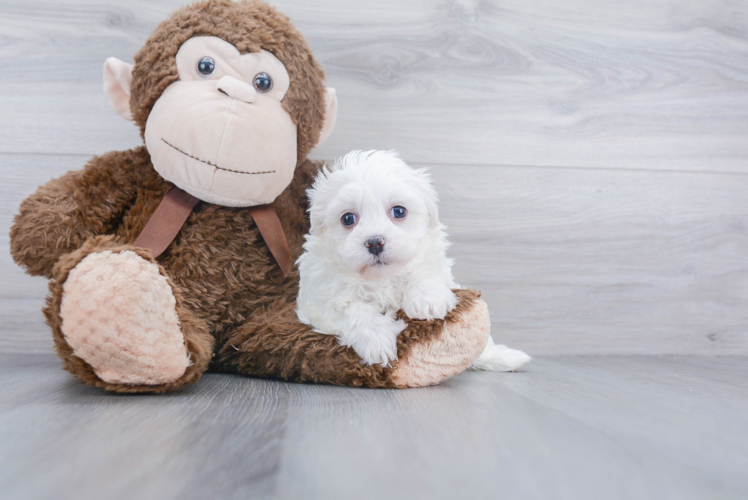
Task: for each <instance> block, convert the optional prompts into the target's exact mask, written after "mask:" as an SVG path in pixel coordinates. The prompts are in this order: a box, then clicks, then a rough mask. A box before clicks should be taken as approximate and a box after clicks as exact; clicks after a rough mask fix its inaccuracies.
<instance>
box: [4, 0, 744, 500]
mask: <svg viewBox="0 0 748 500" xmlns="http://www.w3.org/2000/svg"><path fill="white" fill-rule="evenodd" d="M185 3H187V2H186V0H159V1H155V0H128V1H127V2H122V1H121V0H65V1H60V0H22V1H21V0H0V42H1V43H0V63H1V64H0V67H2V68H3V70H2V71H0V500H5V499H6V498H7V499H26V498H29V499H37V498H49V499H55V500H57V499H65V498H76V499H89V498H92V499H94V498H95V499H97V500H99V499H110V498H111V499H120V498H122V499H125V498H127V499H129V498H145V499H149V498H158V499H170V498H183V499H191V498H219V499H231V498H241V499H245V498H288V499H302V498H303V499H312V498H320V499H334V498H346V499H349V498H408V499H418V498H429V499H432V498H449V499H452V498H470V499H473V498H475V499H482V498H507V499H509V498H511V499H519V500H523V499H535V498H537V499H544V500H545V499H570V500H580V499H581V500H584V499H591V500H593V499H594V500H600V499H606V500H607V499H631V498H635V499H650V498H651V499H674V500H689V499H741V500H742V499H746V498H748V473H747V472H746V471H748V382H747V381H748V1H745V0H737V1H735V0H698V1H696V0H693V1H683V0H657V1H651V0H627V1H621V0H557V1H552V0H480V1H479V0H408V1H402V0H378V1H376V2H373V1H371V0H315V1H313V2H310V1H309V0H277V1H273V2H272V3H274V4H276V5H277V6H278V7H279V8H280V9H281V10H282V11H284V12H285V13H287V14H288V15H289V16H290V17H291V18H292V20H293V21H294V22H295V23H296V25H297V26H298V28H299V29H300V30H301V31H302V32H303V33H304V35H305V36H306V37H307V39H308V41H309V43H310V46H311V47H312V49H313V51H314V53H315V55H316V56H317V58H318V59H319V60H320V62H321V63H322V65H323V66H324V68H325V70H326V73H327V78H328V83H329V84H330V85H331V86H333V87H335V88H336V89H337V91H338V96H339V102H340V111H339V119H338V125H337V128H336V130H335V131H334V132H333V134H332V136H331V137H330V139H329V140H328V142H327V143H325V144H324V145H323V146H321V147H319V148H317V149H316V150H315V151H313V154H312V156H313V157H315V158H321V159H328V160H329V159H333V158H334V157H336V156H340V155H342V154H345V153H346V152H348V151H350V150H352V149H370V148H375V149H396V150H398V151H399V152H400V153H401V154H402V156H403V157H404V159H405V160H406V161H408V162H409V163H411V164H412V165H413V166H417V167H422V166H426V167H430V168H431V170H432V172H433V175H434V179H435V184H436V187H437V190H438V191H439V193H440V196H441V205H440V208H441V210H440V211H441V216H442V220H443V222H444V223H446V224H447V226H448V227H449V231H450V234H451V239H452V241H453V243H454V244H453V246H452V247H451V253H452V256H453V257H454V258H455V259H456V265H455V276H456V279H457V280H458V281H459V282H460V283H461V284H463V285H464V286H469V287H473V288H477V289H480V290H482V292H483V297H484V298H485V299H486V302H487V303H488V305H489V308H490V312H491V319H492V325H493V330H492V333H493V336H494V338H495V339H496V340H497V341H501V342H504V343H508V344H510V345H511V346H512V347H516V348H521V349H525V350H527V351H528V352H529V353H530V354H531V355H533V356H540V357H539V358H537V359H536V360H535V361H533V362H532V363H531V364H530V365H529V366H528V368H527V371H525V372H522V373H517V374H493V373H465V374H462V375H460V376H457V377H455V378H453V379H452V380H449V381H448V382H447V383H445V384H443V385H441V386H438V387H434V388H427V389H419V390H407V391H368V390H351V389H345V388H334V387H319V386H301V385H289V384H285V383H281V382H276V381H264V380H252V379H247V378H240V377H231V376H225V375H215V374H210V375H208V376H206V377H205V379H204V380H203V381H202V382H201V383H200V384H198V385H196V386H194V387H191V388H189V389H188V390H186V391H184V392H182V393H179V394H171V395H166V396H158V397H148V396H135V397H133V396H129V397H128V396H115V395H107V394H104V393H102V392H100V391H97V390H94V389H91V388H89V387H86V386H84V385H82V384H80V383H78V382H76V381H75V380H73V379H72V378H71V377H70V376H68V375H67V374H66V373H64V372H63V371H62V370H61V369H60V366H59V363H58V362H57V361H56V359H55V358H54V357H53V355H52V354H51V353H52V342H51V335H50V333H49V329H48V328H47V327H46V326H45V325H44V323H43V318H42V314H41V312H40V310H41V308H42V305H43V302H44V296H45V295H46V290H47V284H46V282H45V281H44V280H42V279H39V278H30V277H28V276H26V275H24V274H23V272H22V271H21V270H20V269H18V268H17V267H16V266H15V264H14V263H13V262H12V260H11V258H10V255H9V253H8V250H7V249H8V229H9V227H10V224H11V221H12V217H13V214H14V213H15V212H16V210H17V208H18V205H19V203H20V202H21V201H22V200H23V199H24V198H25V197H26V196H28V195H29V194H31V193H32V192H33V191H34V190H35V189H36V187H37V186H39V185H40V184H42V183H45V182H46V181H48V180H49V179H51V178H53V177H56V176H59V175H61V174H62V173H64V172H65V171H67V170H70V169H77V168H81V166H82V165H83V164H84V163H85V162H86V161H87V160H88V159H89V158H90V157H91V155H94V154H102V153H105V152H107V151H110V150H115V149H119V150H121V149H128V148H132V147H135V146H138V145H139V144H141V139H140V137H139V134H138V131H137V130H136V128H135V127H134V126H133V125H132V124H130V123H127V122H125V121H124V120H122V119H121V118H120V117H119V116H117V115H116V114H115V113H114V112H113V111H111V110H110V109H109V108H108V105H107V103H106V100H105V98H104V96H103V93H102V82H101V72H102V65H103V63H104V61H105V59H106V58H107V57H109V56H116V57H119V58H121V59H123V60H126V61H131V60H132V56H133V55H134V54H135V52H136V51H137V50H138V49H139V48H140V47H141V45H142V44H143V43H144V41H145V39H146V38H147V37H148V35H149V33H150V32H151V30H152V29H153V28H154V27H155V26H156V25H157V24H158V23H159V22H160V21H161V20H163V19H164V18H165V17H166V16H167V15H168V13H169V12H171V11H172V10H174V9H176V8H177V7H179V6H180V5H183V4H185ZM559 355H567V356H559ZM645 355H646V356H645ZM658 355H663V356H658Z"/></svg>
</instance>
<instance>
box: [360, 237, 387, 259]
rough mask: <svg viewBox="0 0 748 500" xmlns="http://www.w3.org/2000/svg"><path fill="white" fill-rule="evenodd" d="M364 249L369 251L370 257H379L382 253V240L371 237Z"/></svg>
mask: <svg viewBox="0 0 748 500" xmlns="http://www.w3.org/2000/svg"><path fill="white" fill-rule="evenodd" d="M364 245H366V248H368V249H369V253H370V254H372V255H379V254H380V253H382V252H383V251H384V238H382V237H381V236H372V237H371V238H369V239H368V240H366V243H364Z"/></svg>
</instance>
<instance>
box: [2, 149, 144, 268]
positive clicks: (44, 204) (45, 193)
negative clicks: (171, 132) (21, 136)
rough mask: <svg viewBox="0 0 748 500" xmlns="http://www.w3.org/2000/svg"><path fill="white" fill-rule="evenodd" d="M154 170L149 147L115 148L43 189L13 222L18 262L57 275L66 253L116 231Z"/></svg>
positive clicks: (12, 247) (12, 244) (13, 245)
mask: <svg viewBox="0 0 748 500" xmlns="http://www.w3.org/2000/svg"><path fill="white" fill-rule="evenodd" d="M151 168H152V167H150V162H149V159H148V154H147V153H145V149H144V148H138V149H135V150H131V151H123V152H119V151H113V152H110V153H107V154H105V155H103V156H97V157H94V158H92V159H91V160H90V161H89V162H88V164H86V166H85V167H84V168H83V170H77V171H71V172H68V173H66V174H65V175H63V176H62V177H59V178H57V179H54V180H52V181H50V182H48V183H47V184H45V185H44V186H42V187H40V188H39V189H38V190H37V191H36V193H34V194H33V195H31V196H29V197H28V198H27V199H26V200H24V201H23V203H21V207H20V210H19V213H18V214H17V215H16V216H15V218H14V220H13V226H12V227H11V230H10V252H11V255H12V256H13V260H15V262H16V263H17V264H18V265H19V266H21V267H24V268H25V269H26V271H27V272H28V273H29V274H31V275H42V276H46V277H48V278H49V277H51V274H52V268H53V266H54V265H55V263H56V262H57V260H58V259H59V258H60V256H62V255H64V254H67V253H70V252H71V251H73V250H75V249H77V248H79V247H80V246H81V245H82V244H83V243H84V242H85V241H86V240H88V239H90V238H92V237H94V236H97V235H100V234H108V233H112V232H114V230H115V229H116V227H117V226H118V224H119V221H120V219H121V217H122V215H123V213H124V211H125V209H126V208H127V207H128V206H129V205H131V204H132V202H133V200H134V198H135V196H136V194H137V186H138V185H139V184H140V182H141V178H142V177H143V176H144V174H145V172H148V170H149V169H151Z"/></svg>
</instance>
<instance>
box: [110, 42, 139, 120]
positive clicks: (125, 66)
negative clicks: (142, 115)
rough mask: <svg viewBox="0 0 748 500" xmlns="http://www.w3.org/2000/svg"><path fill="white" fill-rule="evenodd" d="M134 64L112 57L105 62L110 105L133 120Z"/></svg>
mask: <svg viewBox="0 0 748 500" xmlns="http://www.w3.org/2000/svg"><path fill="white" fill-rule="evenodd" d="M133 68H134V66H133V65H132V64H129V63H126V62H125V61H120V60H119V59H117V58H116V57H110V58H109V59H107V60H106V62H105V63H104V95H106V98H107V101H109V105H110V106H111V107H112V108H113V109H114V110H115V111H116V112H117V114H119V115H120V116H121V117H122V118H124V119H125V120H132V111H130V84H131V83H132V69H133Z"/></svg>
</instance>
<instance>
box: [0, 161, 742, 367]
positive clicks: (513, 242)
mask: <svg viewBox="0 0 748 500" xmlns="http://www.w3.org/2000/svg"><path fill="white" fill-rule="evenodd" d="M86 160H87V158H86V157H83V156H55V155H2V154H0V171H2V172H6V173H5V174H4V176H3V180H4V182H3V183H2V184H0V245H2V247H1V248H4V249H6V250H4V251H3V252H2V254H0V282H1V283H3V286H2V287H0V313H2V317H3V320H4V321H3V326H2V327H1V328H0V331H1V332H2V335H0V352H2V351H4V352H49V351H50V349H51V339H50V334H49V331H48V328H47V327H46V326H45V325H44V324H43V318H42V314H41V307H42V304H43V300H44V296H45V295H46V283H45V281H44V280H43V279H41V278H31V277H28V276H25V275H24V274H23V272H22V271H21V270H20V269H19V268H17V267H16V266H15V264H14V263H13V262H12V260H11V258H10V255H9V253H8V251H7V248H8V236H7V235H8V228H9V225H10V223H11V220H12V214H13V213H15V212H16V210H17V207H18V205H19V203H20V202H21V200H22V199H23V198H25V197H26V196H28V194H30V193H31V192H33V191H34V190H35V189H36V186H37V185H38V184H41V183H44V182H46V180H48V179H50V178H52V177H56V176H58V175H60V174H62V173H63V172H65V171H67V170H69V169H73V168H80V167H81V166H82V165H83V164H84V163H85V161H86ZM415 166H420V165H418V164H415ZM431 172H432V174H433V177H434V182H435V185H436V187H437V190H438V191H439V193H440V196H441V205H440V210H441V218H442V221H443V222H444V223H445V224H446V225H447V226H448V228H449V233H450V235H451V237H450V239H451V241H452V242H453V246H452V248H451V250H450V253H451V255H452V256H453V257H454V258H455V259H456V265H455V269H454V270H455V277H456V279H457V281H458V282H459V283H460V284H462V285H463V286H466V287H471V288H476V289H478V290H481V291H482V292H483V297H484V299H485V300H486V302H487V303H488V305H489V308H490V312H491V319H492V325H493V336H494V338H495V339H496V340H497V341H500V342H504V343H507V344H509V345H512V346H514V347H517V348H521V349H525V350H527V351H528V352H530V353H531V354H533V355H553V354H673V353H679V354H708V355H715V354H744V355H745V354H748V307H746V306H745V305H746V304H748V260H746V258H745V256H746V255H748V233H747V231H746V230H747V229H748V197H746V195H745V193H746V192H748V176H745V175H738V174H713V173H698V172H651V171H636V170H616V169H611V170H590V169H559V168H538V167H502V168H497V167H487V166H456V165H441V166H436V167H433V168H432V169H431Z"/></svg>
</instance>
